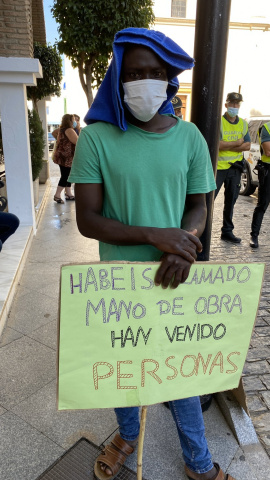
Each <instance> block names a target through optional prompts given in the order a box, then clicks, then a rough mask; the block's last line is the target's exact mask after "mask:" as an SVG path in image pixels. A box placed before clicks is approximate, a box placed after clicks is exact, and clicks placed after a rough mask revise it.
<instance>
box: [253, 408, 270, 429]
mask: <svg viewBox="0 0 270 480" xmlns="http://www.w3.org/2000/svg"><path fill="white" fill-rule="evenodd" d="M252 421H253V425H254V427H255V428H256V432H257V433H259V434H262V433H265V432H267V434H268V433H269V432H270V412H269V411H267V412H263V413H261V414H259V415H254V416H252Z"/></svg>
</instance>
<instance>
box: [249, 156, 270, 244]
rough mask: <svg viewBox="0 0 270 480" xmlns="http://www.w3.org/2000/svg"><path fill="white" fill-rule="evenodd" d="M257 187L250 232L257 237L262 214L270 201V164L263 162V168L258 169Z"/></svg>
mask: <svg viewBox="0 0 270 480" xmlns="http://www.w3.org/2000/svg"><path fill="white" fill-rule="evenodd" d="M258 179H259V187H258V202H257V206H256V207H255V210H254V212H253V218H252V223H251V232H250V234H251V235H252V236H254V237H258V235H259V233H260V229H261V225H262V221H263V216H264V214H265V212H266V210H267V207H268V205H269V203H270V164H267V163H265V164H264V166H263V169H260V170H259V171H258Z"/></svg>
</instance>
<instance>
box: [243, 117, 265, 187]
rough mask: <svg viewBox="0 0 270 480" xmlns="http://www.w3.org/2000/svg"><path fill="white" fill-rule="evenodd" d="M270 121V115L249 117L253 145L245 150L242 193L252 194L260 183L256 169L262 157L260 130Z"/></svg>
mask: <svg viewBox="0 0 270 480" xmlns="http://www.w3.org/2000/svg"><path fill="white" fill-rule="evenodd" d="M269 121H270V115H269V116H258V117H250V118H248V119H247V122H248V131H249V134H250V138H251V146H250V150H249V151H247V152H244V159H245V161H246V162H245V166H246V168H245V171H244V172H243V173H242V175H241V186H240V195H245V196H248V195H252V193H254V192H255V190H256V188H257V186H258V184H259V182H258V174H257V172H256V170H255V171H254V168H255V167H256V165H257V161H258V160H260V159H261V152H260V142H259V136H258V130H259V128H260V127H261V126H262V125H264V124H265V123H266V122H269Z"/></svg>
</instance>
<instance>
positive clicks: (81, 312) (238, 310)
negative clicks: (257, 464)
mask: <svg viewBox="0 0 270 480" xmlns="http://www.w3.org/2000/svg"><path fill="white" fill-rule="evenodd" d="M158 266H159V264H158V263H149V264H148V263H121V262H120V263H107V264H104V263H96V264H91V265H69V266H63V267H62V271H61V299H60V329H59V333H60V334H59V378H58V408H59V409H60V410H65V409H91V408H111V407H127V406H136V405H150V404H154V403H160V402H164V401H168V400H175V399H178V398H185V397H192V396H195V395H203V394H207V393H213V392H218V391H223V390H228V389H231V388H235V387H237V386H238V384H239V380H240V377H241V373H242V370H243V367H244V362H245V359H246V355H247V351H248V347H249V342H250V338H251V334H252V329H253V325H254V321H255V319H256V313H257V308H258V304H259V299H260V291H261V286H262V281H263V274H264V264H262V263H255V264H211V263H205V262H204V263H196V264H194V265H193V266H192V267H191V271H190V274H189V277H188V279H187V281H186V282H185V283H184V284H182V285H180V286H179V287H178V288H177V289H171V288H168V289H163V288H162V287H161V286H159V287H157V286H155V285H154V277H155V272H156V270H157V268H158Z"/></svg>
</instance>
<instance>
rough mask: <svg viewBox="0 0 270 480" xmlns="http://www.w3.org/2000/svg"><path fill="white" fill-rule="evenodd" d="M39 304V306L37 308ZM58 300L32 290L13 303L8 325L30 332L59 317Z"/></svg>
mask: <svg viewBox="0 0 270 480" xmlns="http://www.w3.org/2000/svg"><path fill="white" fill-rule="evenodd" d="M36 305H38V308H36ZM57 314H58V301H56V300H52V298H51V297H48V296H47V295H43V294H41V293H39V292H37V291H34V290H32V291H31V293H29V294H27V295H24V296H23V297H20V298H18V299H16V301H15V303H14V304H13V305H12V308H11V312H10V316H9V322H8V326H9V327H11V328H13V329H14V330H17V331H18V332H21V333H24V334H28V333H30V332H32V331H34V330H36V329H37V328H39V327H41V326H42V325H45V324H46V323H48V322H50V321H52V320H53V319H54V318H57Z"/></svg>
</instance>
